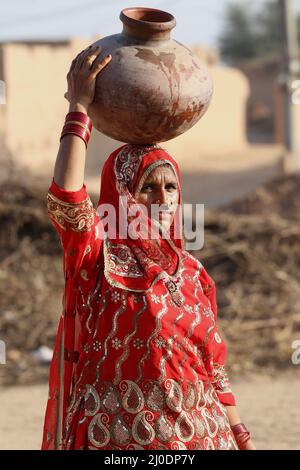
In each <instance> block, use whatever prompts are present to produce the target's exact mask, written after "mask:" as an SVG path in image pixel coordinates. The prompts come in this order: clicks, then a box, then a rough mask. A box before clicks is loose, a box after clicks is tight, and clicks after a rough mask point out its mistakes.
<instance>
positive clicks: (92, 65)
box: [64, 46, 112, 111]
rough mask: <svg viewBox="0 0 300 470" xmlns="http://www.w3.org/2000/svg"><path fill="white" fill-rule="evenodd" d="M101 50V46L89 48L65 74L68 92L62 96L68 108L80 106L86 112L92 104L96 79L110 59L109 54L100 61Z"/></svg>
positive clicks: (76, 58)
mask: <svg viewBox="0 0 300 470" xmlns="http://www.w3.org/2000/svg"><path fill="white" fill-rule="evenodd" d="M101 50H102V48H101V46H93V47H92V46H89V47H88V48H87V49H84V50H83V51H81V52H80V53H79V54H78V55H77V57H75V59H74V60H73V61H72V64H71V67H70V70H69V72H68V74H67V81H68V91H67V92H66V93H65V95H64V96H65V98H66V99H67V100H68V101H69V103H70V108H72V107H73V106H80V107H82V108H83V109H85V110H86V111H87V109H88V107H89V105H90V104H91V103H92V102H93V100H94V96H95V85H96V77H97V75H98V73H99V72H100V71H101V70H103V69H104V67H105V66H106V65H107V64H108V63H109V62H110V60H111V58H112V56H111V55H110V54H109V55H108V56H106V57H104V59H102V60H100V59H99V56H100V54H101Z"/></svg>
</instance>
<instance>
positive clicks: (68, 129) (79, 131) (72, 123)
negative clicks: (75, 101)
mask: <svg viewBox="0 0 300 470" xmlns="http://www.w3.org/2000/svg"><path fill="white" fill-rule="evenodd" d="M91 130H92V121H91V119H90V118H89V116H88V115H87V114H85V113H82V112H81V111H71V112H69V113H68V114H67V115H66V118H65V123H64V126H63V129H62V132H61V135H60V141H61V140H62V138H63V137H64V136H65V135H67V134H74V135H77V136H78V137H80V138H81V139H82V140H83V141H84V143H85V146H86V147H87V144H88V142H89V140H90V137H91Z"/></svg>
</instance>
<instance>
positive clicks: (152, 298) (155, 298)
mask: <svg viewBox="0 0 300 470" xmlns="http://www.w3.org/2000/svg"><path fill="white" fill-rule="evenodd" d="M151 300H152V302H153V303H155V304H160V303H161V300H160V297H159V296H158V295H155V294H151Z"/></svg>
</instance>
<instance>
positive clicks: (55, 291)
mask: <svg viewBox="0 0 300 470" xmlns="http://www.w3.org/2000/svg"><path fill="white" fill-rule="evenodd" d="M129 6H137V4H136V2H130V1H127V2H126V3H124V1H119V0H111V1H110V2H107V3H102V2H100V0H97V1H83V0H72V1H71V0H70V1H69V0H60V1H58V0H52V1H51V2H49V3H48V4H45V2H42V1H41V0H22V1H21V0H10V2H6V3H5V4H2V5H1V18H0V80H1V81H0V164H1V170H0V281H1V283H0V294H1V295H0V340H1V341H2V342H4V343H5V346H6V351H4V350H3V343H1V344H0V350H1V351H2V355H1V361H0V362H2V363H1V364H0V386H1V389H0V417H1V418H0V420H1V421H0V449H39V448H40V446H41V439H42V426H43V419H44V412H45V407H46V401H47V395H48V374H49V363H50V360H51V357H52V348H53V346H54V340H55V335H56V329H57V325H58V319H59V316H60V313H61V305H62V295H63V285H64V284H63V272H62V257H61V255H62V253H61V248H60V243H59V239H58V236H57V234H56V233H55V231H54V228H53V226H52V225H51V223H50V221H49V220H48V217H47V212H46V194H47V190H48V187H49V185H50V182H51V179H52V176H53V169H54V163H55V159H56V155H57V151H58V147H59V136H60V131H61V129H62V126H63V123H64V118H65V115H66V113H67V112H68V103H67V101H66V100H65V99H64V93H65V92H66V90H67V80H66V75H67V72H68V70H69V67H70V64H71V61H72V59H73V58H74V57H75V56H76V55H77V54H78V52H80V51H81V50H82V49H84V48H85V47H86V46H88V45H89V44H91V43H92V42H94V41H95V40H96V39H98V38H101V37H104V36H107V35H110V34H115V33H118V32H121V30H122V23H121V22H120V20H119V13H120V11H121V9H123V8H125V7H129ZM143 6H147V7H154V8H159V9H162V10H165V11H169V12H170V13H172V14H173V15H174V16H175V18H176V20H177V26H176V28H175V29H174V30H173V31H172V37H173V38H174V39H176V40H178V41H179V42H181V43H183V44H185V45H186V46H188V47H189V48H190V49H191V50H192V51H193V52H194V53H196V54H197V55H199V57H201V58H202V59H203V60H204V61H205V62H206V63H207V65H208V67H209V70H210V72H211V74H212V77H213V81H214V90H215V91H214V96H213V99H212V103H211V106H210V108H209V110H208V112H207V113H206V115H205V116H204V117H203V118H202V119H201V120H200V121H199V122H198V123H197V124H196V125H195V126H194V127H193V128H192V129H191V130H189V131H188V132H186V133H185V134H183V135H181V136H179V137H177V138H176V139H173V140H172V141H169V142H166V143H164V144H163V146H164V147H165V148H166V149H167V150H168V151H169V152H170V153H171V154H172V155H173V156H174V157H175V158H176V159H177V160H178V162H179V164H180V167H181V171H182V175H183V195H184V201H185V202H192V203H204V204H205V242H204V248H203V249H202V250H200V251H199V252H197V253H193V254H194V255H196V256H197V257H198V258H199V259H200V260H201V262H202V263H203V264H204V265H205V266H206V268H207V270H208V272H209V273H210V275H211V276H212V277H213V278H214V280H215V282H216V284H217V292H218V306H219V325H220V329H221V332H222V333H223V336H224V338H225V340H226V342H227V346H228V359H227V369H228V371H229V376H230V379H231V382H232V387H233V391H234V392H235V395H236V399H237V406H238V410H239V413H240V416H241V419H242V421H243V422H244V423H245V424H246V425H247V426H248V428H249V429H250V431H251V433H252V438H253V441H254V443H255V444H256V446H257V447H258V448H259V449H300V442H299V429H300V404H299V391H300V381H299V378H300V364H298V363H299V362H300V353H298V354H297V351H296V347H297V344H298V348H300V284H299V282H300V269H299V268H300V226H299V219H300V174H299V171H300V53H299V50H300V49H299V42H300V0H253V1H252V2H250V3H249V2H248V1H246V0H240V1H238V0H209V1H208V0H194V1H193V0H180V1H176V0H170V1H168V0H165V1H163V0H162V1H159V0H157V1H147V2H146V3H145V4H143ZM119 145H120V142H117V141H114V140H112V139H110V138H108V137H106V136H104V135H103V134H101V133H99V132H98V131H95V130H93V132H92V136H91V140H90V143H89V147H88V155H87V164H86V173H85V183H86V185H87V189H88V191H89V194H90V196H91V198H92V200H93V202H94V203H96V202H97V200H98V194H99V189H100V187H99V182H100V173H101V168H102V165H103V162H104V161H105V159H106V158H107V156H108V155H109V154H110V153H111V151H113V150H114V149H115V148H116V147H118V146H119ZM297 341H298V343H297ZM1 348H2V349H1ZM1 351H0V352H1ZM4 352H6V354H4ZM4 356H5V357H4ZM4 359H5V360H4Z"/></svg>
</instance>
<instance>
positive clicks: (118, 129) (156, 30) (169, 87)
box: [89, 7, 213, 144]
mask: <svg viewBox="0 0 300 470" xmlns="http://www.w3.org/2000/svg"><path fill="white" fill-rule="evenodd" d="M120 19H121V21H122V23H123V31H122V32H121V33H119V34H113V35H111V36H106V37H104V38H102V39H100V40H98V41H96V42H95V43H94V44H95V45H98V44H99V45H101V46H102V52H101V55H100V58H102V57H105V55H107V54H111V55H112V59H111V61H110V62H109V64H108V65H107V66H106V67H105V69H104V70H102V71H101V72H100V73H99V74H98V77H97V83H96V91H95V99H94V102H93V103H92V104H91V105H90V107H89V115H90V117H91V119H92V122H93V126H94V127H95V128H96V129H98V130H99V131H100V132H103V134H105V135H107V136H109V137H112V138H114V139H117V140H119V141H121V142H129V143H133V144H148V143H150V144H152V143H158V142H164V141H167V140H170V139H173V138H174V137H176V136H178V135H180V134H183V133H184V132H186V131H187V130H189V129H190V128H191V127H193V126H194V124H196V122H197V121H199V119H200V118H201V117H202V116H203V115H204V113H205V112H206V110H207V108H208V106H209V103H210V100H211V96H212V92H213V84H212V80H211V77H210V75H209V72H208V69H207V67H206V65H205V64H204V63H203V62H202V61H201V60H200V59H199V58H198V57H196V56H195V55H193V53H192V52H191V51H190V50H189V49H188V48H187V47H186V46H184V45H183V44H181V43H179V42H178V41H176V40H175V39H171V37H170V35H171V30H172V29H173V28H174V27H175V25H176V20H175V18H174V16H172V15H171V14H170V13H167V12H165V11H161V10H157V9H153V8H144V7H134V8H125V9H124V10H122V11H121V13H120Z"/></svg>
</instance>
